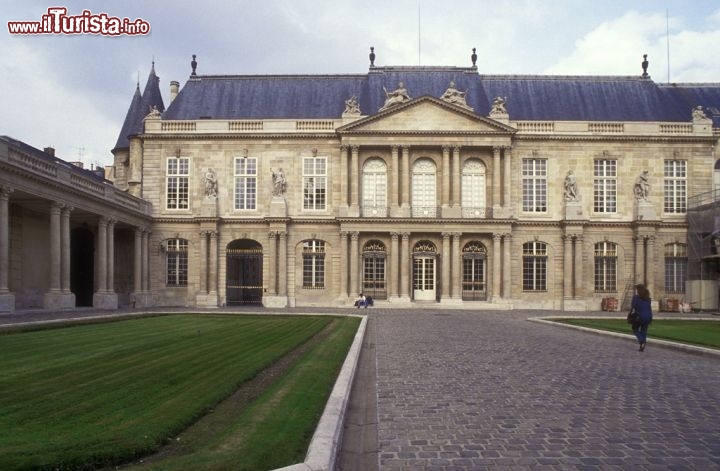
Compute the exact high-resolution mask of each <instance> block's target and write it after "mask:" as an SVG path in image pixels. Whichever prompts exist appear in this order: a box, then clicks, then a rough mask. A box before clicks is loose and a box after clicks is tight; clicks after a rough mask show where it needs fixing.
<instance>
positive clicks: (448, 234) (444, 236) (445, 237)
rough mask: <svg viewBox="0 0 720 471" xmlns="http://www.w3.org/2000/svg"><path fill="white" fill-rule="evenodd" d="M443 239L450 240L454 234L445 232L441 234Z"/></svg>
mask: <svg viewBox="0 0 720 471" xmlns="http://www.w3.org/2000/svg"><path fill="white" fill-rule="evenodd" d="M441 235H442V238H443V239H449V238H450V236H451V235H453V234H452V232H443V233H441Z"/></svg>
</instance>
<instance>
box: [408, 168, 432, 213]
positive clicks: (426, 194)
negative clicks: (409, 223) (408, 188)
mask: <svg viewBox="0 0 720 471" xmlns="http://www.w3.org/2000/svg"><path fill="white" fill-rule="evenodd" d="M436 212H437V197H436V195H435V162H433V161H432V160H430V159H418V160H416V161H415V164H414V165H413V174H412V215H413V216H415V217H435V216H436Z"/></svg>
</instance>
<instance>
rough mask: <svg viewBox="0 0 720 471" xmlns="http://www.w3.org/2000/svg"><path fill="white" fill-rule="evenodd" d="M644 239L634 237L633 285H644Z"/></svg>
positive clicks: (638, 236) (639, 236) (637, 236)
mask: <svg viewBox="0 0 720 471" xmlns="http://www.w3.org/2000/svg"><path fill="white" fill-rule="evenodd" d="M644 250H645V237H643V236H641V235H636V236H635V284H638V283H644V277H645V273H644V267H645V266H644V264H643V262H644V257H643V255H644V254H643V252H644Z"/></svg>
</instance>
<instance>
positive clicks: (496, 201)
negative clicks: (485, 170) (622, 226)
mask: <svg viewBox="0 0 720 471" xmlns="http://www.w3.org/2000/svg"><path fill="white" fill-rule="evenodd" d="M501 150H502V149H501V148H500V147H493V201H492V204H493V207H495V208H498V207H500V189H501V188H502V183H501V182H500V151H501Z"/></svg>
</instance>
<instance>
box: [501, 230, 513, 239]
mask: <svg viewBox="0 0 720 471" xmlns="http://www.w3.org/2000/svg"><path fill="white" fill-rule="evenodd" d="M502 236H503V239H505V240H511V239H512V234H511V233H510V232H506V233H504V234H503V235H502Z"/></svg>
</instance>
